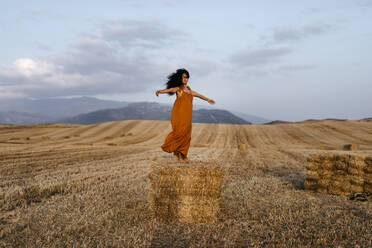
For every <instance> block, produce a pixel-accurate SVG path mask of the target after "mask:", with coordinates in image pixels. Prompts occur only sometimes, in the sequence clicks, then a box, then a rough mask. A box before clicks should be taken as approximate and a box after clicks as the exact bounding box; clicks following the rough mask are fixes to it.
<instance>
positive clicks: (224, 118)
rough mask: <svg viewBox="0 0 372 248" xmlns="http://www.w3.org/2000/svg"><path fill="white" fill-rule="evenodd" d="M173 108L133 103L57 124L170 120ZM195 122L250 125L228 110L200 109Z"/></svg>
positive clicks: (79, 116) (61, 120) (196, 113)
mask: <svg viewBox="0 0 372 248" xmlns="http://www.w3.org/2000/svg"><path fill="white" fill-rule="evenodd" d="M171 110H172V108H171V106H170V105H162V104H159V103H155V102H153V103H151V102H138V103H132V104H129V105H128V106H126V107H124V108H118V109H104V110H98V111H93V112H90V113H86V114H81V115H77V116H74V117H70V118H63V119H59V120H57V121H56V122H63V123H74V124H93V123H102V122H107V121H117V120H170V116H171ZM193 122H199V123H231V124H250V122H248V121H245V120H243V119H242V118H239V117H237V116H235V115H233V114H232V113H230V112H229V111H226V110H218V109H213V110H207V109H198V110H194V111H193Z"/></svg>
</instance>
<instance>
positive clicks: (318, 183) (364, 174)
mask: <svg viewBox="0 0 372 248" xmlns="http://www.w3.org/2000/svg"><path fill="white" fill-rule="evenodd" d="M306 171H307V172H306V180H305V189H306V190H311V191H315V192H321V193H329V194H335V195H349V194H352V193H362V192H366V193H372V157H365V156H361V155H350V154H329V153H327V154H322V155H311V156H309V157H308V158H307V164H306Z"/></svg>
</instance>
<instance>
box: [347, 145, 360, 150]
mask: <svg viewBox="0 0 372 248" xmlns="http://www.w3.org/2000/svg"><path fill="white" fill-rule="evenodd" d="M344 149H345V150H347V151H356V150H359V149H360V146H359V145H358V144H346V145H344Z"/></svg>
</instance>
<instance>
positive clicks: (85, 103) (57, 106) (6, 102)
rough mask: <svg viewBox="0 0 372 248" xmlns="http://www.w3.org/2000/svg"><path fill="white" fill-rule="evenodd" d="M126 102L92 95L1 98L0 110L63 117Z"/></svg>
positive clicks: (116, 105) (121, 105) (118, 106)
mask: <svg viewBox="0 0 372 248" xmlns="http://www.w3.org/2000/svg"><path fill="white" fill-rule="evenodd" d="M127 105H128V102H124V101H122V102H120V101H109V100H101V99H97V98H94V97H78V98H69V99H36V100H33V99H27V98H24V99H3V100H0V111H1V112H8V111H16V112H22V113H28V114H30V115H40V116H44V117H48V118H47V119H48V120H49V119H53V118H64V117H70V116H75V115H78V114H83V113H88V112H92V111H96V110H100V109H107V108H121V107H125V106H127Z"/></svg>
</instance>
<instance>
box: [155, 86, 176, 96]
mask: <svg viewBox="0 0 372 248" xmlns="http://www.w3.org/2000/svg"><path fill="white" fill-rule="evenodd" d="M177 90H178V87H174V88H169V89H164V90H157V91H156V92H155V94H156V96H159V94H165V93H171V92H173V93H176V92H177Z"/></svg>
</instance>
